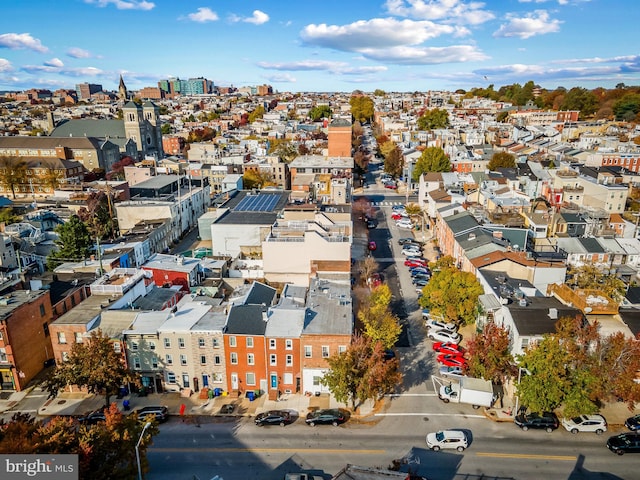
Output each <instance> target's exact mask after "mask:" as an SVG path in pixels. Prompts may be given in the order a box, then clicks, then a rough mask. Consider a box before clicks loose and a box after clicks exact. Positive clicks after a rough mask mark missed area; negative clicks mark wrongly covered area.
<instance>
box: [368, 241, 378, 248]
mask: <svg viewBox="0 0 640 480" xmlns="http://www.w3.org/2000/svg"><path fill="white" fill-rule="evenodd" d="M376 248H378V246H377V245H376V242H374V241H373V240H372V241H370V242H369V250H371V251H373V250H375V249H376Z"/></svg>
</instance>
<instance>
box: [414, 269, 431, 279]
mask: <svg viewBox="0 0 640 480" xmlns="http://www.w3.org/2000/svg"><path fill="white" fill-rule="evenodd" d="M409 273H410V274H411V276H412V277H415V276H416V275H428V276H429V277H430V276H431V272H429V269H428V268H426V267H412V268H410V269H409Z"/></svg>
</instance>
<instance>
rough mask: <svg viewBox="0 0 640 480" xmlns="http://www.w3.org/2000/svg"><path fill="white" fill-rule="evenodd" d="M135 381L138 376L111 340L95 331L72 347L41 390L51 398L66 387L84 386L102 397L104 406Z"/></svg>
mask: <svg viewBox="0 0 640 480" xmlns="http://www.w3.org/2000/svg"><path fill="white" fill-rule="evenodd" d="M137 382H138V377H137V375H136V374H135V373H134V372H132V371H131V370H129V369H128V368H127V366H126V365H125V363H124V359H123V356H122V354H121V353H118V352H116V350H115V349H114V348H113V343H112V342H111V339H110V338H109V337H108V336H107V335H105V334H103V333H102V330H100V329H97V330H93V331H92V332H91V334H90V336H89V338H87V339H86V341H84V342H82V343H74V344H73V347H72V348H71V353H70V354H69V359H68V360H67V361H65V362H62V363H61V364H58V365H57V366H56V368H55V370H54V371H53V373H52V374H51V375H50V376H49V377H48V378H47V380H46V381H45V387H44V388H45V390H46V391H47V392H48V393H49V397H50V398H53V397H55V396H56V395H57V394H58V392H59V391H60V390H62V389H64V388H65V387H67V386H68V385H78V386H80V387H86V389H87V391H88V392H89V393H93V394H96V395H104V397H105V407H107V406H109V399H110V398H111V396H112V395H114V394H115V393H117V392H118V390H119V389H120V387H121V386H122V385H126V384H127V383H137Z"/></svg>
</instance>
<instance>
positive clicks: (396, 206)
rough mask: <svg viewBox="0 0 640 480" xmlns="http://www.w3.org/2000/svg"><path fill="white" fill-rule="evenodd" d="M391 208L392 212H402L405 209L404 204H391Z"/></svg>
mask: <svg viewBox="0 0 640 480" xmlns="http://www.w3.org/2000/svg"><path fill="white" fill-rule="evenodd" d="M391 210H393V211H394V212H397V211H403V212H404V211H405V206H404V205H393V206H392V207H391Z"/></svg>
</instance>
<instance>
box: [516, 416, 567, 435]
mask: <svg viewBox="0 0 640 480" xmlns="http://www.w3.org/2000/svg"><path fill="white" fill-rule="evenodd" d="M514 423H515V424H516V425H518V426H519V427H520V428H521V429H522V430H524V431H527V430H529V429H530V428H544V429H545V430H546V431H547V432H553V431H554V430H555V429H556V428H558V427H559V426H560V422H559V421H558V417H557V416H556V414H555V413H553V412H544V413H523V414H521V415H518V416H516V418H515V420H514Z"/></svg>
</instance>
